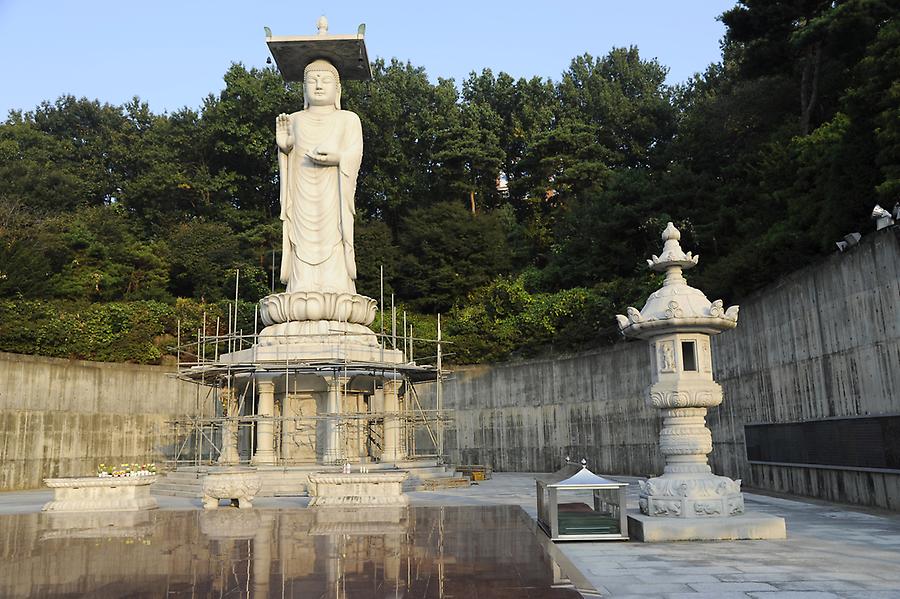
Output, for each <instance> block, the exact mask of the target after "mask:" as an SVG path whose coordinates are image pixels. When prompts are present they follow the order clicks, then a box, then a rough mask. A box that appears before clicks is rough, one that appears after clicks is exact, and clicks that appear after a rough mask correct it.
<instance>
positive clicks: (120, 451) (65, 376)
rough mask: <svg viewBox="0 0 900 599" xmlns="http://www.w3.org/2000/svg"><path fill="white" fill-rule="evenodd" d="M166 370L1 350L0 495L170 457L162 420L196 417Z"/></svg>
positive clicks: (192, 394)
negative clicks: (101, 466) (110, 466)
mask: <svg viewBox="0 0 900 599" xmlns="http://www.w3.org/2000/svg"><path fill="white" fill-rule="evenodd" d="M168 372H169V370H168V369H165V368H161V367H156V366H137V365H132V364H103V363H97V362H85V361H81V360H60V359H56V358H44V357H39V356H23V355H18V354H6V353H0V381H3V384H2V385H0V490H15V489H34V488H39V487H41V486H42V485H43V482H42V481H43V478H45V477H48V476H84V475H88V474H92V473H93V472H94V471H95V469H96V467H97V464H98V463H100V462H106V463H123V462H128V463H145V462H151V461H155V462H161V461H163V460H164V459H165V458H166V457H172V455H173V453H174V448H173V447H172V444H173V439H172V436H171V426H170V425H168V424H167V421H168V420H171V419H172V418H174V417H176V416H178V415H185V414H189V413H194V412H196V409H197V405H198V400H197V389H196V387H195V386H194V385H190V384H187V383H183V382H181V381H178V380H175V379H173V378H171V377H168V376H166V375H167V373H168ZM207 408H208V407H207Z"/></svg>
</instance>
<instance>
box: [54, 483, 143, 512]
mask: <svg viewBox="0 0 900 599" xmlns="http://www.w3.org/2000/svg"><path fill="white" fill-rule="evenodd" d="M154 482H156V476H135V477H129V476H123V477H103V478H100V477H97V476H86V477H81V478H45V479H44V484H46V485H47V486H48V487H50V488H51V489H53V501H50V502H48V503H46V504H45V505H44V507H43V511H45V512H137V511H141V510H153V509H156V508H158V507H159V504H158V503H157V502H156V499H154V498H153V497H151V496H150V485H151V484H153V483H154Z"/></svg>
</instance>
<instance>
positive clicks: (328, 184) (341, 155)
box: [275, 60, 363, 294]
mask: <svg viewBox="0 0 900 599" xmlns="http://www.w3.org/2000/svg"><path fill="white" fill-rule="evenodd" d="M303 96H304V108H303V110H301V111H299V112H295V113H293V114H290V115H288V114H280V115H278V117H277V118H276V121H275V140H276V143H277V144H278V167H279V172H280V177H281V194H280V200H281V220H282V222H283V244H284V248H283V249H284V253H283V254H282V259H281V282H282V283H285V284H287V292H288V293H293V292H310V291H316V292H322V293H349V294H356V284H355V280H356V256H355V253H354V248H353V215H354V213H355V212H356V208H355V201H354V194H355V193H356V178H357V175H358V173H359V165H360V163H361V162H362V150H363V138H362V126H361V125H360V122H359V117H358V116H357V115H356V114H355V113H353V112H350V111H347V110H341V86H340V77H339V75H338V71H337V69H336V68H335V67H334V65H332V64H331V63H330V62H328V61H325V60H315V61H313V62H311V63H310V64H309V65H307V66H306V68H305V69H304V76H303Z"/></svg>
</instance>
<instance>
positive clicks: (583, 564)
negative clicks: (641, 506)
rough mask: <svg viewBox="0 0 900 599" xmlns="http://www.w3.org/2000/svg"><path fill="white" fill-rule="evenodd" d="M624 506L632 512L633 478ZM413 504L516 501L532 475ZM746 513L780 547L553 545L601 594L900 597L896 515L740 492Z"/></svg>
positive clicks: (694, 598)
mask: <svg viewBox="0 0 900 599" xmlns="http://www.w3.org/2000/svg"><path fill="white" fill-rule="evenodd" d="M620 480H628V481H629V482H632V485H631V486H630V487H629V501H628V504H629V508H632V509H635V510H636V509H637V484H636V480H637V479H625V478H622V479H620ZM410 497H411V499H412V503H413V504H414V505H457V504H461V505H483V504H489V503H504V504H506V503H512V504H518V505H521V506H522V507H523V508H525V510H526V511H527V512H528V513H529V514H530V515H531V516H532V517H533V518H534V517H536V514H537V508H536V504H535V489H534V482H533V479H532V478H531V477H530V476H528V475H525V474H506V473H502V474H495V475H494V478H493V479H491V480H489V481H485V482H483V483H481V484H479V485H478V486H472V487H470V488H469V489H448V490H444V491H438V492H431V493H423V492H417V493H411V494H410ZM744 499H745V501H746V505H747V510H748V511H753V512H762V513H766V514H772V515H777V516H781V517H783V518H784V519H785V520H786V522H787V531H788V538H787V540H781V541H716V542H679V543H636V542H627V543H625V542H605V543H594V542H567V543H557V544H556V545H557V547H558V548H559V549H560V550H561V551H562V552H563V553H564V554H565V555H566V556H567V557H568V558H569V559H570V560H571V561H572V563H573V564H574V565H575V567H577V568H578V569H579V570H580V571H581V573H582V574H583V575H584V576H585V578H587V580H588V581H589V582H590V583H591V584H593V585H594V587H595V588H596V589H597V590H598V591H600V592H601V593H602V594H603V595H607V596H612V597H618V598H626V597H641V598H643V599H648V598H654V597H660V598H662V597H664V598H666V599H681V598H683V599H701V598H705V597H709V598H716V599H732V598H736V597H741V598H747V597H753V598H757V599H795V598H796V599H833V598H838V597H844V598H851V597H852V598H859V599H881V598H887V597H893V598H898V599H900V514H892V513H875V512H867V511H863V510H855V509H851V508H848V507H846V506H841V505H835V504H829V503H823V502H812V501H802V500H788V499H778V498H774V497H766V496H763V495H754V494H750V493H745V495H744Z"/></svg>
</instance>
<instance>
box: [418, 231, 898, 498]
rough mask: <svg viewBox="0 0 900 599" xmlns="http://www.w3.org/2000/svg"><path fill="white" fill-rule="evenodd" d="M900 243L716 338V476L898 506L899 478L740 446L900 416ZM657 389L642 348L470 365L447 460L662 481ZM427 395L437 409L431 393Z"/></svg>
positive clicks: (860, 253)
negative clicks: (758, 455) (798, 429)
mask: <svg viewBox="0 0 900 599" xmlns="http://www.w3.org/2000/svg"><path fill="white" fill-rule="evenodd" d="M898 239H900V228H898V227H892V228H890V229H886V230H882V231H880V232H877V233H872V234H869V235H867V236H866V237H865V238H863V240H862V243H861V244H860V245H859V246H857V247H855V248H852V249H851V250H850V251H848V252H845V253H842V254H834V255H832V256H829V257H828V258H825V259H823V260H822V261H821V262H820V263H817V264H814V265H812V266H809V267H807V268H804V269H802V270H799V271H797V272H795V273H793V274H791V275H789V276H787V277H785V278H783V279H782V280H780V281H778V282H777V283H776V284H774V285H772V286H770V287H768V288H766V289H764V290H763V291H761V292H760V293H758V294H756V295H754V296H751V297H749V298H746V299H745V300H744V301H743V302H741V312H740V320H739V322H738V328H737V329H735V330H733V331H729V332H727V333H723V334H721V335H719V336H717V337H715V338H714V342H713V362H714V371H715V378H716V380H717V381H719V382H720V383H721V384H722V386H723V389H724V391H725V402H724V404H723V405H722V406H719V407H718V408H714V409H712V410H711V411H710V414H709V417H708V422H709V425H710V428H711V429H712V431H713V440H714V449H713V453H712V454H711V455H710V461H711V463H712V466H713V468H714V470H715V471H716V472H718V473H722V474H726V475H728V476H731V477H733V478H741V479H743V480H744V484H745V486H750V487H756V488H762V489H769V490H773V491H781V492H789V493H795V494H801V495H808V496H812V497H820V498H823V499H829V500H834V501H842V502H849V503H859V504H864V505H872V506H880V507H887V508H890V509H895V510H900V472H896V471H894V472H891V471H887V472H883V471H865V470H849V469H833V468H807V467H799V466H774V465H757V464H753V465H751V464H750V463H748V461H747V458H746V447H745V441H744V425H745V424H751V423H781V422H800V421H806V420H819V419H824V418H835V417H847V416H875V415H888V414H900V241H898ZM687 275H688V279H689V280H690V272H688V273H687ZM624 308H625V306H622V310H623V311H624ZM649 383H650V373H649V355H648V349H647V346H646V344H645V343H643V342H627V343H626V342H623V343H621V344H618V345H616V346H614V347H611V348H606V349H603V350H601V351H596V352H591V353H585V354H582V355H577V356H571V357H562V358H557V359H552V360H534V361H529V362H522V363H514V364H498V365H495V366H491V367H473V368H460V369H458V370H457V371H456V372H455V373H454V374H453V378H452V380H450V381H448V382H447V383H445V385H444V398H445V401H444V404H445V407H447V408H455V409H456V410H457V415H456V424H455V427H454V428H453V429H452V430H450V431H448V433H447V435H446V448H447V453H448V455H449V457H450V459H451V460H452V461H454V462H456V463H462V464H473V463H483V464H488V465H491V466H493V467H494V468H495V469H497V470H507V471H550V470H554V469H556V468H557V467H559V465H560V463H561V461H562V459H563V458H564V457H565V456H566V455H569V456H571V457H572V458H573V459H580V458H582V457H585V458H587V459H588V460H589V462H590V463H591V466H592V468H593V469H594V470H595V471H599V472H604V473H609V474H633V475H637V474H656V473H659V472H660V471H661V467H662V459H661V456H660V455H659V453H658V451H657V435H658V432H659V419H658V416H657V414H656V411H655V410H652V411H651V410H650V409H649V408H647V407H646V406H645V405H644V400H643V389H644V388H645V387H646V386H647V385H649ZM420 396H421V397H423V398H424V400H425V401H426V403H429V404H432V405H433V391H430V390H427V389H423V390H422V391H421V392H420ZM834 441H835V443H839V442H840V439H835V440H834Z"/></svg>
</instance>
